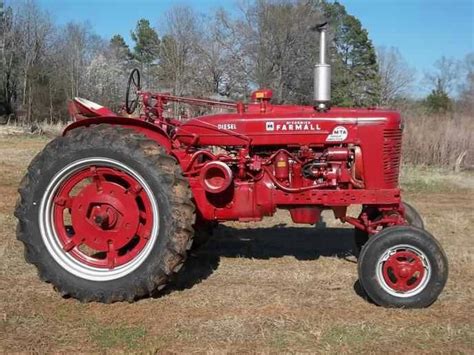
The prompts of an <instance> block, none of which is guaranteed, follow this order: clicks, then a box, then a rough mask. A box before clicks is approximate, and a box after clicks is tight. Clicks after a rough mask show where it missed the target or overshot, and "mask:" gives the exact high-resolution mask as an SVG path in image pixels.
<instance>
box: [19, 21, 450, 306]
mask: <svg viewBox="0 0 474 355" xmlns="http://www.w3.org/2000/svg"><path fill="white" fill-rule="evenodd" d="M317 29H318V30H319V32H320V63H319V64H317V65H316V66H315V98H314V99H315V103H314V106H293V105H272V103H271V98H272V91H271V90H257V91H255V92H254V93H253V94H252V96H251V102H250V103H242V102H237V103H235V102H223V101H215V100H206V99H195V98H184V97H177V96H172V95H169V94H163V93H152V92H147V91H143V90H142V89H141V87H140V74H139V72H138V71H137V70H134V71H133V72H132V73H131V75H130V78H129V81H128V87H127V94H126V103H125V109H126V112H127V114H128V115H125V114H122V115H118V114H116V113H114V112H112V111H111V110H109V109H107V108H105V107H102V106H100V105H97V104H95V103H93V102H90V101H88V100H84V99H80V98H76V99H75V100H74V101H72V102H71V103H70V105H69V109H70V111H71V115H72V117H73V119H74V121H75V122H74V123H72V124H71V125H69V126H68V127H67V128H66V129H65V131H64V134H63V135H62V137H58V138H56V139H54V140H53V141H52V142H50V143H49V144H48V145H47V146H46V147H45V149H44V150H43V151H42V152H41V153H39V154H38V155H37V156H36V157H35V158H34V160H33V161H32V162H31V164H30V166H29V168H28V172H27V174H26V176H25V177H24V179H23V181H22V183H21V186H20V189H19V192H20V199H19V202H18V205H17V209H16V213H15V214H16V216H17V218H18V220H19V224H18V232H17V236H18V239H19V240H21V241H22V242H23V243H24V246H25V257H26V260H27V261H28V262H29V263H32V264H34V265H35V266H36V267H37V268H38V272H39V276H40V278H41V279H42V280H44V281H47V282H51V283H52V284H53V285H54V286H55V287H56V289H57V290H58V291H59V292H60V293H61V294H62V295H64V296H66V295H68V296H71V297H74V298H77V299H79V300H81V301H99V302H106V303H109V302H115V301H122V300H128V301H133V300H135V299H137V298H141V297H145V296H147V295H149V294H151V293H153V292H155V291H156V290H160V289H162V288H163V287H165V285H166V284H167V282H168V281H169V279H170V277H171V276H172V275H173V273H176V272H177V271H178V270H179V269H180V268H181V266H182V265H183V263H184V261H185V260H186V254H187V253H188V251H189V250H190V248H191V247H192V245H193V239H196V240H195V242H196V243H198V242H202V240H203V238H204V237H205V236H206V235H207V234H208V232H209V231H210V230H211V229H212V228H213V227H214V226H215V225H216V224H217V223H218V222H220V221H259V220H261V219H262V218H263V217H265V216H271V215H273V214H274V213H275V211H276V210H277V209H286V210H288V211H289V213H290V215H291V218H292V220H293V221H294V222H295V223H306V224H316V223H317V222H318V220H319V219H320V215H321V211H323V210H332V211H333V212H334V216H335V218H338V219H340V220H341V221H342V222H347V223H350V224H352V225H354V227H355V228H356V238H355V239H356V244H357V248H356V249H357V250H356V253H355V254H356V255H357V256H358V272H359V279H360V283H361V285H362V287H363V289H364V290H365V292H366V293H367V295H368V296H369V297H370V298H371V299H372V300H373V301H374V302H375V303H376V304H379V305H382V306H389V307H413V308H417V307H426V306H429V305H430V304H431V303H433V302H434V301H435V300H436V299H437V297H438V295H439V294H440V293H441V291H442V289H443V287H444V285H445V283H446V279H447V274H448V266H447V259H446V256H445V254H444V252H443V250H442V248H441V246H440V245H439V243H438V242H437V241H436V240H435V239H434V238H433V237H432V236H431V234H430V233H428V232H427V231H425V230H424V228H423V221H422V219H421V218H420V216H419V215H418V213H417V212H416V211H415V209H413V207H411V206H410V205H408V204H407V203H405V202H402V198H401V193H400V188H399V185H398V176H399V167H400V156H401V152H400V150H401V140H402V130H403V123H402V120H401V118H400V115H399V114H398V113H397V112H394V111H387V110H381V109H372V108H368V109H348V108H336V107H333V108H331V107H330V66H329V64H326V43H325V42H326V38H325V37H326V26H325V25H321V26H318V27H317ZM170 104H175V105H180V106H183V105H188V106H189V105H191V106H192V105H196V106H205V107H213V108H219V109H220V113H218V114H213V115H204V116H199V117H194V118H189V117H188V119H186V120H183V119H179V118H178V117H172V115H171V110H170V109H169V108H170ZM134 112H137V114H135V115H134V116H133V117H132V115H133V113H134ZM188 115H189V114H188ZM350 205H361V206H362V208H361V212H360V214H359V215H358V216H350V215H348V214H347V210H348V207H349V206H350ZM315 233H317V230H316V229H315ZM288 242H290V243H291V240H289V241H288ZM359 251H360V252H359Z"/></svg>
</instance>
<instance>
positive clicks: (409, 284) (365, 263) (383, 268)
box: [358, 226, 448, 308]
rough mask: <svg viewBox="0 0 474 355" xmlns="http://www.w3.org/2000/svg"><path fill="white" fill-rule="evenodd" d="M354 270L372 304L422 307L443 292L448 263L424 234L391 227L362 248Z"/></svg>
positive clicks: (438, 246) (431, 239)
mask: <svg viewBox="0 0 474 355" xmlns="http://www.w3.org/2000/svg"><path fill="white" fill-rule="evenodd" d="M358 271H359V281H360V283H361V285H362V287H363V289H364V290H365V292H366V293H367V295H368V296H369V297H370V298H371V299H372V300H373V301H374V302H375V303H376V304H378V305H380V306H384V307H400V308H423V307H428V306H429V305H431V304H432V303H433V302H434V301H435V300H436V299H437V298H438V296H439V294H440V293H441V291H442V290H443V287H444V285H445V284H446V280H447V278H448V262H447V259H446V255H445V253H444V251H443V249H442V248H441V246H440V244H439V243H438V242H437V241H436V239H435V238H434V237H433V236H432V235H431V234H429V233H428V232H427V231H425V230H422V229H419V228H415V227H410V226H395V227H389V228H386V229H384V230H383V231H381V232H379V233H377V234H376V235H374V236H373V237H372V238H370V239H369V241H368V242H367V244H365V245H364V247H363V248H362V252H361V254H360V257H359V260H358Z"/></svg>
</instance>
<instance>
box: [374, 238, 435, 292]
mask: <svg viewBox="0 0 474 355" xmlns="http://www.w3.org/2000/svg"><path fill="white" fill-rule="evenodd" d="M430 275H431V265H430V262H429V260H428V258H427V257H426V255H425V254H424V253H423V252H422V251H421V250H419V249H418V248H415V247H413V246H410V245H396V246H394V247H391V248H388V249H387V250H386V252H385V253H384V254H383V255H382V256H381V257H380V259H379V261H378V263H377V280H378V282H379V283H380V285H382V287H383V288H384V289H385V290H386V291H387V292H388V293H390V294H392V295H394V296H398V297H410V296H413V295H416V294H417V293H419V292H421V291H423V288H424V287H426V284H427V282H428V280H429V278H430Z"/></svg>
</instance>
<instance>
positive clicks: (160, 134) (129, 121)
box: [63, 116, 172, 153]
mask: <svg viewBox="0 0 474 355" xmlns="http://www.w3.org/2000/svg"><path fill="white" fill-rule="evenodd" d="M97 124H110V125H113V126H122V127H127V128H131V129H134V130H136V131H137V132H139V133H142V134H144V135H145V136H147V137H148V138H150V139H153V140H154V141H155V142H157V143H158V144H159V145H160V146H162V147H163V148H165V149H166V152H167V153H170V152H171V148H172V143H171V139H170V137H169V136H168V134H167V133H166V132H165V131H164V130H162V129H161V128H160V127H158V126H155V125H154V124H151V123H149V122H145V121H141V120H138V119H133V118H128V117H120V116H101V117H97V118H87V119H84V120H80V121H76V122H73V123H71V124H70V125H68V126H67V127H66V128H65V129H64V131H63V136H65V135H66V134H67V133H68V132H69V131H71V130H73V129H76V128H79V127H88V126H91V125H97Z"/></svg>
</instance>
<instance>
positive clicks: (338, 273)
mask: <svg viewBox="0 0 474 355" xmlns="http://www.w3.org/2000/svg"><path fill="white" fill-rule="evenodd" d="M46 142H47V141H46V139H44V138H38V137H36V138H29V137H11V136H0V169H1V172H2V180H1V183H0V352H2V353H3V352H19V351H28V352H68V351H80V352H104V351H123V352H128V351H140V352H147V353H148V352H164V351H170V352H203V351H207V352H212V353H221V352H226V351H228V352H254V351H257V352H331V353H340V352H372V353H380V352H395V353H401V352H410V353H428V352H436V353H441V352H446V353H459V352H461V353H473V352H474V295H473V293H474V263H473V261H474V257H473V254H474V243H473V236H474V212H473V211H474V175H473V174H472V173H471V174H468V173H464V174H461V175H456V176H455V175H452V174H450V173H446V172H444V171H435V170H432V169H431V170H423V169H413V168H406V169H405V170H404V174H403V187H404V190H405V195H404V196H405V199H406V200H407V201H409V202H411V203H412V204H414V205H415V206H416V207H417V208H418V209H419V211H420V213H421V214H422V215H423V217H424V219H425V223H426V227H427V229H428V230H429V231H431V232H432V233H433V234H434V235H435V236H437V238H438V239H439V240H440V242H441V243H442V245H443V246H444V248H445V250H446V252H447V255H448V258H449V266H450V275H449V280H448V284H447V286H446V288H445V290H444V292H443V293H442V295H441V297H440V299H439V300H438V301H437V302H436V303H435V304H434V305H432V306H431V307H430V308H428V309H423V310H394V309H384V308H381V307H377V306H375V305H373V304H371V303H369V302H367V301H366V300H365V299H364V298H363V297H362V296H361V292H360V289H359V286H358V282H357V269H356V260H355V258H354V257H353V256H351V255H350V252H351V249H352V247H353V239H352V238H353V230H352V228H350V227H348V226H345V225H341V224H338V223H336V222H332V220H331V216H330V215H329V214H328V215H326V221H327V223H328V226H330V227H331V228H326V229H324V228H322V229H318V230H317V229H316V228H315V227H307V226H298V225H293V224H292V223H291V222H290V219H289V216H288V215H287V214H286V213H284V212H282V213H279V214H277V215H276V216H275V217H273V218H271V219H266V220H264V221H263V222H261V223H255V224H254V223H251V224H238V223H226V224H225V225H222V226H220V227H219V229H218V231H217V233H216V235H215V237H214V238H213V239H212V240H211V241H210V242H209V243H208V244H207V245H206V246H205V247H203V248H202V249H200V250H199V251H197V252H194V253H193V254H192V255H191V256H190V258H189V260H188V262H187V264H186V266H185V268H183V269H182V273H181V275H180V276H179V277H178V279H177V280H176V281H175V282H174V284H173V285H172V286H171V287H170V288H169V290H168V291H167V292H166V293H165V294H164V295H162V296H161V297H159V298H150V299H144V300H141V301H139V302H137V303H134V304H128V303H116V304H112V305H104V304H98V303H88V304H82V303H80V302H78V301H76V300H73V299H62V298H61V297H60V296H59V295H58V294H57V293H56V292H55V291H54V290H53V288H52V286H51V285H49V284H45V283H43V282H41V281H40V280H39V279H38V278H37V276H36V270H35V268H34V267H33V266H31V265H28V264H26V263H25V261H24V259H23V246H22V245H21V243H19V242H18V241H16V238H15V225H16V220H15V218H14V217H13V210H14V206H15V201H16V198H17V192H16V189H17V186H18V183H19V180H20V179H21V176H22V175H23V174H24V171H25V169H26V167H27V165H28V163H29V162H30V160H31V159H32V158H33V156H34V155H35V154H36V153H37V152H38V151H39V150H41V148H42V147H43V146H44V144H45V143H46ZM283 227H284V228H283Z"/></svg>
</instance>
